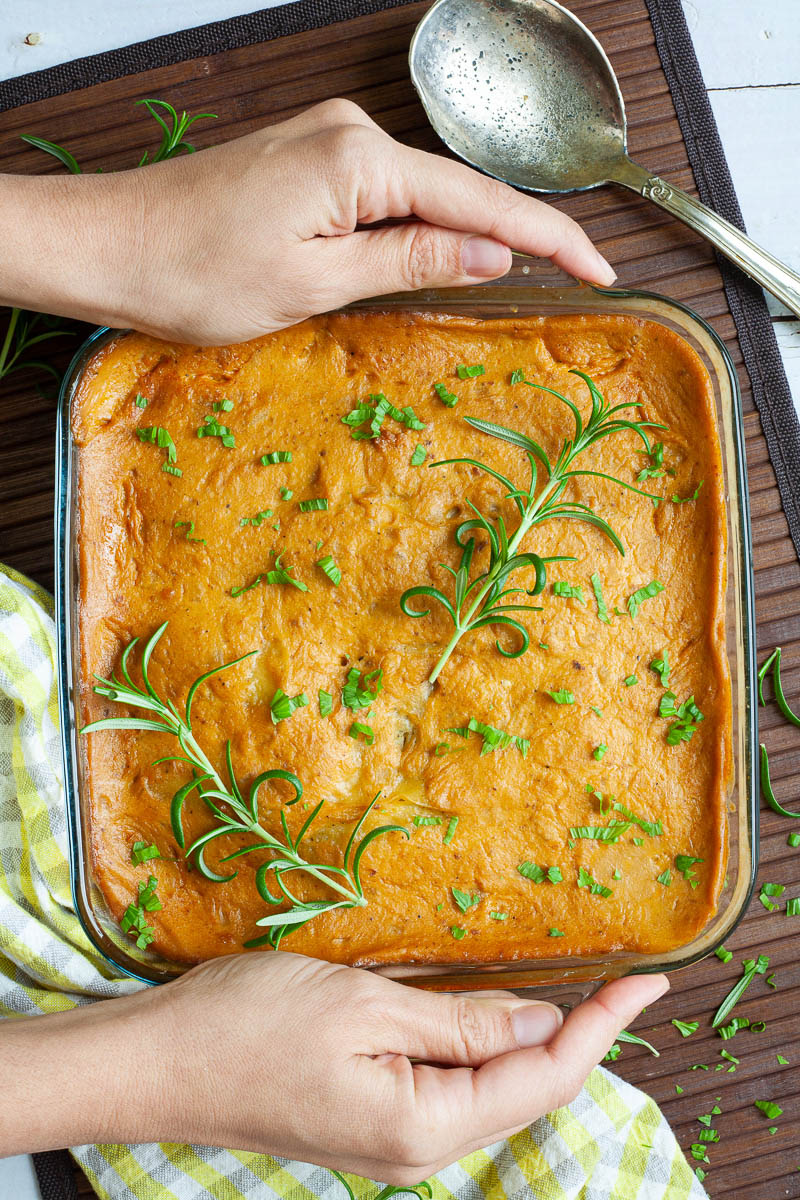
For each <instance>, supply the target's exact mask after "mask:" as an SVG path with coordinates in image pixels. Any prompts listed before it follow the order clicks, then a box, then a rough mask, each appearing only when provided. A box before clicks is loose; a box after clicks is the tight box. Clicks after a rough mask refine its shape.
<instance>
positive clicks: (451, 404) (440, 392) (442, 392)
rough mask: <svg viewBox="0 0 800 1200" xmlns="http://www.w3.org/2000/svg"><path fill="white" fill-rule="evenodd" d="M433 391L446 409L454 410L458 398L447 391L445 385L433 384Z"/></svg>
mask: <svg viewBox="0 0 800 1200" xmlns="http://www.w3.org/2000/svg"><path fill="white" fill-rule="evenodd" d="M433 390H434V391H435V392H436V395H437V396H438V397H439V399H440V400H441V402H442V404H446V405H447V407H448V408H455V406H456V405H457V404H458V396H456V395H455V393H454V392H451V391H450V390H449V389H448V387H447V384H445V383H435V384H434V385H433Z"/></svg>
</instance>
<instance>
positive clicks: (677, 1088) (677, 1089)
mask: <svg viewBox="0 0 800 1200" xmlns="http://www.w3.org/2000/svg"><path fill="white" fill-rule="evenodd" d="M675 1091H676V1092H677V1093H678V1095H679V1096H682V1095H683V1088H682V1087H681V1085H680V1084H679V1083H676V1084H675Z"/></svg>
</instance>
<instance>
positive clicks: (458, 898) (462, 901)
mask: <svg viewBox="0 0 800 1200" xmlns="http://www.w3.org/2000/svg"><path fill="white" fill-rule="evenodd" d="M450 891H451V892H452V893H453V899H454V900H455V902H456V904H457V905H458V907H459V908H460V909H461V911H462V912H466V911H467V909H469V908H474V907H475V905H476V904H480V900H481V897H480V893H479V892H475V893H474V894H473V895H470V893H469V892H462V891H460V890H459V888H457V887H454V888H451V889H450Z"/></svg>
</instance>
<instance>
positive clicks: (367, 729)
mask: <svg viewBox="0 0 800 1200" xmlns="http://www.w3.org/2000/svg"><path fill="white" fill-rule="evenodd" d="M367 715H369V714H367ZM347 732H348V734H349V736H350V737H351V738H353V739H354V740H355V741H358V739H359V737H363V739H364V741H365V742H366V743H367V745H368V746H371V745H372V744H373V743H374V741H375V730H374V729H373V728H372V726H371V725H365V724H364V723H363V721H353V724H352V725H351V726H350V728H349V729H348V731H347Z"/></svg>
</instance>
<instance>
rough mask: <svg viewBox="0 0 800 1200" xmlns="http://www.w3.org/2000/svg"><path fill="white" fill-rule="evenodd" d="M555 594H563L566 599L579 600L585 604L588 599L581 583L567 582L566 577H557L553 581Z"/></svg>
mask: <svg viewBox="0 0 800 1200" xmlns="http://www.w3.org/2000/svg"><path fill="white" fill-rule="evenodd" d="M553 595H554V596H561V597H562V598H563V599H564V600H577V601H578V602H579V603H580V604H585V603H586V599H585V597H584V594H583V588H582V587H581V586H580V584H572V583H567V581H566V579H557V580H555V582H554V583H553Z"/></svg>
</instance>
